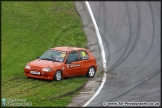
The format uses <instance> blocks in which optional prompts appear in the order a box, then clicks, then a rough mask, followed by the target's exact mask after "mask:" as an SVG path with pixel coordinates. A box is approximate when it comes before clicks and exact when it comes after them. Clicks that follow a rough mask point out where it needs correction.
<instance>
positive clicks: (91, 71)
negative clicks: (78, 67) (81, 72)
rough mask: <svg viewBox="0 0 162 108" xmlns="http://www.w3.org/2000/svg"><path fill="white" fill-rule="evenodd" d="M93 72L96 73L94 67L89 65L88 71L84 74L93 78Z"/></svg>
mask: <svg viewBox="0 0 162 108" xmlns="http://www.w3.org/2000/svg"><path fill="white" fill-rule="evenodd" d="M95 73H96V70H95V68H94V67H92V66H91V67H90V68H89V69H88V72H87V74H86V76H87V77H89V78H93V77H94V76H95Z"/></svg>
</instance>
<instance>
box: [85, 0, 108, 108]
mask: <svg viewBox="0 0 162 108" xmlns="http://www.w3.org/2000/svg"><path fill="white" fill-rule="evenodd" d="M85 4H86V5H87V8H88V12H89V14H90V16H91V19H92V22H93V24H94V27H95V31H96V34H97V38H98V43H99V47H100V50H101V57H102V63H103V71H104V75H103V79H102V83H101V85H100V87H99V88H98V90H97V91H96V93H95V94H94V95H93V96H92V97H91V98H90V99H89V100H88V101H87V102H86V103H85V104H84V105H83V107H86V106H87V105H88V104H89V103H90V102H91V101H92V100H93V99H94V98H95V97H96V96H97V95H98V93H99V92H100V91H101V89H102V87H103V85H104V84H105V81H106V76H107V74H106V73H105V71H106V57H105V50H104V47H103V43H102V39H101V36H100V33H99V30H98V26H97V23H96V21H95V18H94V16H93V13H92V10H91V7H90V5H89V3H88V1H85Z"/></svg>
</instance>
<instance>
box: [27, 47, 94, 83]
mask: <svg viewBox="0 0 162 108" xmlns="http://www.w3.org/2000/svg"><path fill="white" fill-rule="evenodd" d="M96 70H97V64H96V58H95V57H94V56H93V55H92V54H91V52H90V51H89V50H87V49H85V48H76V47H55V48H50V49H49V50H48V51H46V52H45V53H44V54H43V55H42V56H40V57H37V59H36V60H34V61H31V62H29V63H27V64H26V66H25V67H24V74H25V76H28V77H32V78H38V79H46V80H56V81H59V80H61V79H62V78H65V77H71V76H78V75H86V76H87V77H89V78H93V77H94V76H95V73H96Z"/></svg>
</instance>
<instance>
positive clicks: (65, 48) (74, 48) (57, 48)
mask: <svg viewBox="0 0 162 108" xmlns="http://www.w3.org/2000/svg"><path fill="white" fill-rule="evenodd" d="M51 49H55V50H61V51H72V50H87V49H85V48H77V47H67V46H63V47H55V48H51Z"/></svg>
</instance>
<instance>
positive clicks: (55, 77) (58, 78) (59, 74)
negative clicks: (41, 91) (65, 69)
mask: <svg viewBox="0 0 162 108" xmlns="http://www.w3.org/2000/svg"><path fill="white" fill-rule="evenodd" d="M61 79H62V72H61V71H56V73H55V76H54V80H55V81H60V80H61Z"/></svg>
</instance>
